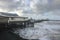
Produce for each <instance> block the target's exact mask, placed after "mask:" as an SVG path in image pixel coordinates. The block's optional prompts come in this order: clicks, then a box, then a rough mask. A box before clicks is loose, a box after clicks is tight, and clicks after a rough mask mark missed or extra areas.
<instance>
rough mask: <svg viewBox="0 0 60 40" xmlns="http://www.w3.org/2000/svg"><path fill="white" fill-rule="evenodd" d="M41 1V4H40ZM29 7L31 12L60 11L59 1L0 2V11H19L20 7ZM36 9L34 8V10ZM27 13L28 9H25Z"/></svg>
mask: <svg viewBox="0 0 60 40" xmlns="http://www.w3.org/2000/svg"><path fill="white" fill-rule="evenodd" d="M41 1H42V2H41ZM40 4H42V5H43V7H42V5H40ZM25 5H26V6H28V7H29V5H30V8H31V10H33V11H34V10H35V11H38V10H39V11H44V10H46V9H47V10H55V9H59V10H60V0H0V11H6V12H7V11H8V12H10V11H15V10H21V8H22V7H24V6H25ZM35 7H36V8H35ZM26 9H27V11H28V8H26Z"/></svg>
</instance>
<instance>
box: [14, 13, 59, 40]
mask: <svg viewBox="0 0 60 40" xmlns="http://www.w3.org/2000/svg"><path fill="white" fill-rule="evenodd" d="M37 15H38V14H37ZM26 16H27V15H26ZM29 17H33V16H31V15H30V16H29ZM34 17H35V18H37V19H41V17H42V16H41V15H38V16H36V14H34ZM42 18H44V17H42ZM47 18H50V19H53V18H54V17H53V18H51V17H50V16H49V17H47ZM56 18H57V17H56ZM56 18H55V19H56ZM57 19H58V18H57ZM15 33H19V35H20V37H22V38H26V39H39V40H60V21H49V22H42V23H36V24H35V25H34V27H27V28H24V29H17V30H16V31H15Z"/></svg>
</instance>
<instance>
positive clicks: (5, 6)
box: [0, 0, 21, 11]
mask: <svg viewBox="0 0 60 40" xmlns="http://www.w3.org/2000/svg"><path fill="white" fill-rule="evenodd" d="M20 4H21V3H20V0H0V9H2V10H7V11H14V10H16V9H17V8H18V7H20Z"/></svg>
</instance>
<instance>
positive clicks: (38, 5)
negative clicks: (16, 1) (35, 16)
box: [30, 0, 60, 13]
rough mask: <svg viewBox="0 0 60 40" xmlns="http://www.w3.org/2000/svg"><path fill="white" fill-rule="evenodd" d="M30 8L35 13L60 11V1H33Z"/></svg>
mask: <svg viewBox="0 0 60 40" xmlns="http://www.w3.org/2000/svg"><path fill="white" fill-rule="evenodd" d="M30 7H31V8H32V10H33V11H34V12H35V13H44V12H48V11H54V10H60V0H37V1H36V0H33V1H32V2H31V5H30Z"/></svg>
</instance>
